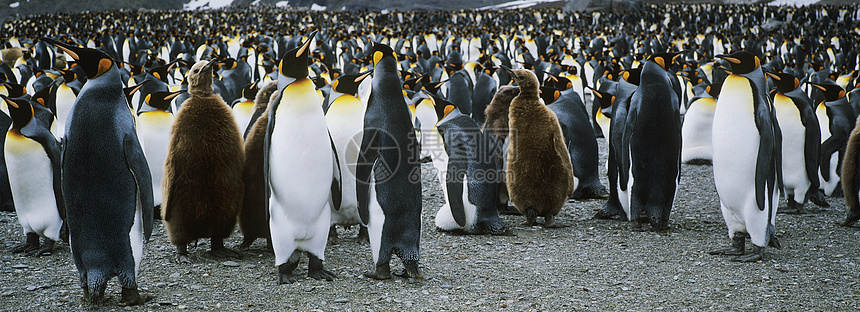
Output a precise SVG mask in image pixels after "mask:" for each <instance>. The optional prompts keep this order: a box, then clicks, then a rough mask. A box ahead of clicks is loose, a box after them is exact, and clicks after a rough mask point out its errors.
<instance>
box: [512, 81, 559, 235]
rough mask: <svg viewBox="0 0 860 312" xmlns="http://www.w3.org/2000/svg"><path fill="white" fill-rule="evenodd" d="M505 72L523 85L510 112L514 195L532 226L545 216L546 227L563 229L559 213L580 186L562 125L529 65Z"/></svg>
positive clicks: (518, 83) (517, 206)
mask: <svg viewBox="0 0 860 312" xmlns="http://www.w3.org/2000/svg"><path fill="white" fill-rule="evenodd" d="M505 70H506V71H508V74H510V75H511V77H512V78H513V79H514V81H516V83H517V85H519V86H520V94H519V95H517V96H516V97H514V99H513V100H512V101H511V108H510V113H509V114H508V118H509V120H510V135H509V138H508V139H509V141H510V145H509V146H508V155H507V174H506V176H507V186H508V194H510V197H511V202H513V203H514V206H515V207H516V208H517V210H519V211H520V212H522V213H523V214H525V215H526V223H528V224H529V225H534V224H535V218H536V217H537V216H542V217H544V219H545V221H546V222H545V223H544V226H545V227H558V226H559V225H558V224H557V223H556V222H555V220H554V218H555V215H557V214H558V213H559V212H560V211H561V207H562V206H564V204H565V203H567V198H568V197H569V196H570V195H573V191H574V188H575V185H574V181H573V169H572V165H571V163H570V156H569V155H568V153H567V146H565V144H564V139H563V137H562V135H561V127H560V126H559V124H558V119H557V118H556V117H555V114H553V112H552V111H550V110H549V108H547V107H546V106H545V105H543V104H542V103H541V102H540V97H539V96H538V87H539V85H538V80H537V77H536V76H535V74H534V73H533V72H531V71H529V70H524V69H518V70H509V69H507V68H505Z"/></svg>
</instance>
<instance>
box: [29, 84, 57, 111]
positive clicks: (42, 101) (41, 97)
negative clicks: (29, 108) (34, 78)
mask: <svg viewBox="0 0 860 312" xmlns="http://www.w3.org/2000/svg"><path fill="white" fill-rule="evenodd" d="M56 87H57V85H55V84H51V85H48V86H46V87H44V88H42V90H39V91H36V93H33V96H31V97H30V102H33V103H36V104H39V105H42V107H45V108H48V109H51V111H52V112H53V111H54V109H53V108H51V107H48V95H50V94H51V89H52V88H56Z"/></svg>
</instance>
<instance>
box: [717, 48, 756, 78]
mask: <svg viewBox="0 0 860 312" xmlns="http://www.w3.org/2000/svg"><path fill="white" fill-rule="evenodd" d="M716 57H718V58H721V59H724V60H726V61H727V62H729V64H730V66H731V67H732V73H734V74H736V75H743V74H747V73H751V72H753V71H754V70H756V69H757V68H759V67H761V61H759V59H758V57H757V56H755V54H752V53H749V52H747V51H738V52H735V53H732V54H729V55H724V54H720V55H717V56H716Z"/></svg>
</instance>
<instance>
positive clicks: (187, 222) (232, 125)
mask: <svg viewBox="0 0 860 312" xmlns="http://www.w3.org/2000/svg"><path fill="white" fill-rule="evenodd" d="M212 65H214V62H206V61H200V62H197V63H196V64H194V66H192V67H191V70H190V71H189V74H188V78H187V79H188V93H190V94H191V97H190V98H188V100H186V101H185V103H183V104H182V110H180V111H179V113H178V115H177V116H176V120H175V121H174V123H173V127H172V129H171V131H170V142H169V144H168V147H167V157H166V158H165V161H164V180H163V182H162V194H163V202H162V205H161V206H162V207H161V218H162V222H163V223H164V228H165V231H166V232H167V236H168V238H169V239H170V242H171V243H172V244H174V245H176V260H177V262H179V263H189V262H190V260H189V259H188V249H187V245H188V243H190V242H192V241H194V240H196V239H198V238H211V240H210V245H211V254H212V255H214V256H216V257H238V254H237V253H236V252H235V251H232V250H229V249H227V248H225V247H224V238H226V237H228V236H230V234H231V233H232V232H233V228H234V227H235V225H236V214H237V213H238V211H239V208H240V207H241V205H242V196H243V194H244V190H245V188H244V185H243V184H242V182H243V181H242V170H243V166H244V161H245V156H244V150H243V149H242V135H241V134H240V133H239V128H238V126H236V122H235V119H234V118H233V113H232V112H231V111H230V106H228V105H227V103H225V102H224V100H223V99H221V97H220V96H218V95H216V94H213V93H212Z"/></svg>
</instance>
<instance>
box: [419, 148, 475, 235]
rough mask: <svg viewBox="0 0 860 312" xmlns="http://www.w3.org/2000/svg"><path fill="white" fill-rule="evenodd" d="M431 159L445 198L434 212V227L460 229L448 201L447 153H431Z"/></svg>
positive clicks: (447, 229)
mask: <svg viewBox="0 0 860 312" xmlns="http://www.w3.org/2000/svg"><path fill="white" fill-rule="evenodd" d="M434 134H435V136H437V137H438V136H439V135H438V133H436V132H434ZM422 149H423V148H422ZM443 151H444V150H443ZM432 159H433V167H435V168H436V177H437V178H438V179H439V185H440V187H441V188H442V196H443V198H444V199H445V203H444V204H443V205H442V207H440V208H439V211H438V212H436V218H435V219H434V222H435V224H436V227H438V228H439V229H441V230H443V231H451V230H456V229H462V228H463V227H461V226H460V225H459V224H457V221H454V215H453V213H452V212H451V203H449V202H448V184H447V183H446V182H445V176H446V175H447V174H448V154H447V153H444V152H441V153H433V157H432ZM464 194H465V193H464ZM464 204H465V203H464Z"/></svg>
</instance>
